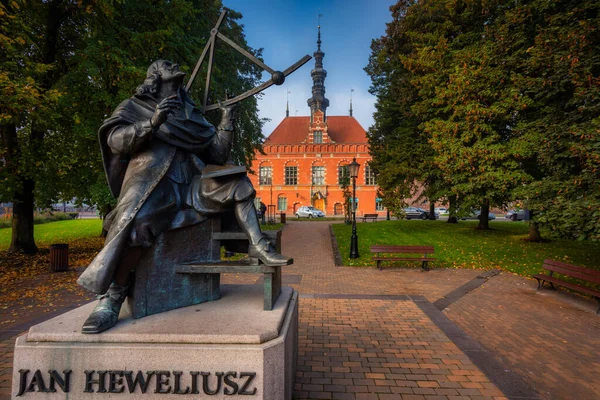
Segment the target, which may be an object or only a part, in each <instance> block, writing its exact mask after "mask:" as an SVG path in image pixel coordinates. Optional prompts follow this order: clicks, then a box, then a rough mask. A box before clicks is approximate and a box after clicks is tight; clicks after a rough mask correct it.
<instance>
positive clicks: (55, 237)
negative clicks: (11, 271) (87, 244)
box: [0, 219, 102, 251]
mask: <svg viewBox="0 0 600 400" xmlns="http://www.w3.org/2000/svg"><path fill="white" fill-rule="evenodd" d="M101 230H102V221H101V220H99V219H74V220H67V221H57V222H50V223H46V224H41V225H35V228H34V238H35V243H36V244H37V246H38V247H48V246H50V245H51V244H54V243H69V242H71V241H73V240H76V239H83V238H89V237H94V236H96V237H97V236H100V232H101ZM11 235H12V229H11V228H4V229H0V251H4V250H7V249H8V247H9V246H10V238H11Z"/></svg>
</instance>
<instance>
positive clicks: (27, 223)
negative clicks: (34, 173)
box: [8, 179, 38, 254]
mask: <svg viewBox="0 0 600 400" xmlns="http://www.w3.org/2000/svg"><path fill="white" fill-rule="evenodd" d="M19 186H20V188H15V196H14V200H13V220H12V238H11V242H10V248H9V249H8V251H9V252H11V253H16V252H19V253H25V254H35V253H37V251H38V248H37V246H36V245H35V240H34V238H33V211H34V200H33V189H34V188H35V182H34V181H33V180H31V179H24V180H22V181H20V182H19ZM19 189H20V190H19Z"/></svg>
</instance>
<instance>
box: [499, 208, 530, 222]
mask: <svg viewBox="0 0 600 400" xmlns="http://www.w3.org/2000/svg"><path fill="white" fill-rule="evenodd" d="M504 218H506V219H510V220H511V221H523V220H524V219H525V210H519V211H515V210H508V211H507V213H506V215H505V216H504Z"/></svg>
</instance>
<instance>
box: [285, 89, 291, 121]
mask: <svg viewBox="0 0 600 400" xmlns="http://www.w3.org/2000/svg"><path fill="white" fill-rule="evenodd" d="M290 93H292V92H290V91H289V90H288V91H287V94H286V95H285V116H286V117H289V116H290Z"/></svg>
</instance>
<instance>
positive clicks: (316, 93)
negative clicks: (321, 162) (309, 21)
mask: <svg viewBox="0 0 600 400" xmlns="http://www.w3.org/2000/svg"><path fill="white" fill-rule="evenodd" d="M319 17H320V15H319ZM313 55H314V57H315V68H314V69H313V70H312V71H310V76H311V77H312V79H313V86H312V97H311V98H310V99H308V101H307V103H308V106H309V107H310V117H311V120H312V116H313V114H314V113H315V111H317V110H321V111H323V114H324V115H325V117H326V116H327V113H326V110H327V107H329V100H328V99H327V98H326V97H325V78H326V77H327V71H325V70H324V69H323V57H324V56H325V53H323V52H322V51H321V25H320V24H319V25H318V34H317V51H315V53H314V54H313Z"/></svg>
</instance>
